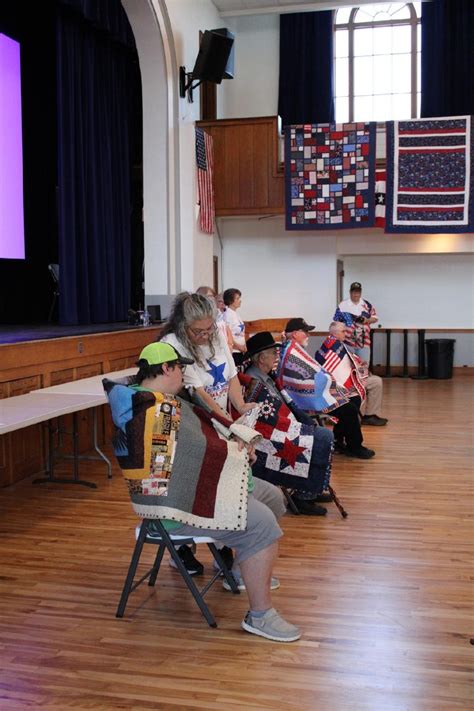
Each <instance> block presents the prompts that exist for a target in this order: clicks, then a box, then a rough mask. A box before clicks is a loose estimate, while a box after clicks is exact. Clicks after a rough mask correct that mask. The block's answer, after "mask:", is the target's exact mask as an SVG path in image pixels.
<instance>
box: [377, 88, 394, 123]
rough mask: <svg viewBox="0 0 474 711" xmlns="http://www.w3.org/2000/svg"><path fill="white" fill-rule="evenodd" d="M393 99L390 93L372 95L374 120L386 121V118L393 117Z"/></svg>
mask: <svg viewBox="0 0 474 711" xmlns="http://www.w3.org/2000/svg"><path fill="white" fill-rule="evenodd" d="M393 99H394V97H393V95H392V94H380V95H379V96H374V120H375V121H386V120H387V119H391V118H394V116H393Z"/></svg>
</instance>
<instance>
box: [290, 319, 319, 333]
mask: <svg viewBox="0 0 474 711" xmlns="http://www.w3.org/2000/svg"><path fill="white" fill-rule="evenodd" d="M315 328H316V327H315V326H310V325H309V324H307V323H306V321H305V320H304V318H290V320H289V321H288V323H287V324H286V326H285V333H292V332H293V331H306V333H309V332H310V331H314V329H315Z"/></svg>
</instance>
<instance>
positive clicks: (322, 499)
mask: <svg viewBox="0 0 474 711" xmlns="http://www.w3.org/2000/svg"><path fill="white" fill-rule="evenodd" d="M332 500H333V498H332V495H331V494H318V495H317V496H315V497H314V499H311V501H315V502H316V503H317V504H330V503H331V502H332Z"/></svg>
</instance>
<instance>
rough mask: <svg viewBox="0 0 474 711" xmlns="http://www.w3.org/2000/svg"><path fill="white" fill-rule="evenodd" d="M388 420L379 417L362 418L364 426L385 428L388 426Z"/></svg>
mask: <svg viewBox="0 0 474 711" xmlns="http://www.w3.org/2000/svg"><path fill="white" fill-rule="evenodd" d="M387 422H388V420H387V419H386V418H385V417H379V416H378V415H364V416H363V418H362V422H361V424H362V425H372V427H383V426H384V425H386V424H387Z"/></svg>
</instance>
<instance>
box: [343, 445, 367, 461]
mask: <svg viewBox="0 0 474 711" xmlns="http://www.w3.org/2000/svg"><path fill="white" fill-rule="evenodd" d="M344 454H345V455H346V457H356V459H372V457H374V456H375V452H374V450H373V449H369V448H368V447H359V449H354V450H352V449H346V451H345V452H344Z"/></svg>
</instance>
